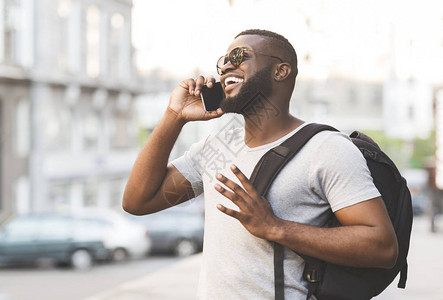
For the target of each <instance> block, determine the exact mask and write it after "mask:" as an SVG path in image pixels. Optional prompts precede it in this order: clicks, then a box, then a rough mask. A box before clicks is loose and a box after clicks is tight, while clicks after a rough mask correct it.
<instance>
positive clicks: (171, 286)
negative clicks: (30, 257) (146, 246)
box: [84, 216, 443, 300]
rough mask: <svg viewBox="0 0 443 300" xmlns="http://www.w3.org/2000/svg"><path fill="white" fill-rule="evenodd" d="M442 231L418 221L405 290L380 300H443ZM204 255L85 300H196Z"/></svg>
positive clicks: (389, 292)
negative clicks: (432, 229)
mask: <svg viewBox="0 0 443 300" xmlns="http://www.w3.org/2000/svg"><path fill="white" fill-rule="evenodd" d="M438 225H440V226H439V228H440V231H439V232H438V233H430V231H429V226H430V225H429V219H428V218H426V217H424V216H421V217H417V218H416V219H415V220H414V227H413V232H412V240H411V248H410V253H409V274H408V281H407V285H406V289H405V290H401V289H398V288H397V283H398V278H397V279H395V280H394V282H393V283H392V284H391V286H390V287H388V289H387V290H385V291H384V293H383V294H382V295H380V296H378V297H375V298H374V299H377V300H413V299H414V300H416V299H427V300H437V299H439V300H441V299H443V296H442V295H443V287H442V285H441V282H440V275H439V274H442V272H443V259H441V254H442V253H443V220H442V219H441V218H440V220H439V223H438ZM200 257H201V255H194V256H191V257H190V258H187V259H184V260H182V261H180V262H178V263H174V264H171V265H169V266H167V267H166V268H164V269H162V270H159V271H157V272H153V273H151V274H148V275H147V276H143V277H140V278H138V279H136V280H132V281H128V282H126V283H124V284H121V285H119V286H116V287H114V288H110V289H109V290H108V291H105V292H102V293H99V294H97V295H95V296H92V297H88V298H86V299H84V300H139V299H140V300H141V299H153V300H157V299H158V300H173V299H181V300H183V299H189V300H191V299H195V296H196V289H197V283H198V271H199V267H200Z"/></svg>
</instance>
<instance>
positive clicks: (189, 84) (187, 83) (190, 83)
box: [180, 78, 195, 95]
mask: <svg viewBox="0 0 443 300" xmlns="http://www.w3.org/2000/svg"><path fill="white" fill-rule="evenodd" d="M180 86H181V87H183V88H185V89H188V92H189V94H190V95H194V91H195V80H194V79H192V78H188V79H186V80H184V81H182V82H181V83H180Z"/></svg>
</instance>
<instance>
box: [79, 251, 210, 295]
mask: <svg viewBox="0 0 443 300" xmlns="http://www.w3.org/2000/svg"><path fill="white" fill-rule="evenodd" d="M200 260H201V254H196V255H193V256H191V257H189V258H186V259H184V260H181V261H179V262H177V263H175V264H173V265H172V266H168V267H166V268H164V269H161V270H159V271H156V272H154V273H151V274H149V275H146V276H144V277H141V278H139V279H136V280H133V281H130V282H127V283H123V284H121V285H118V286H117V287H115V288H113V289H110V290H109V291H106V292H103V293H100V294H97V295H94V296H92V297H88V298H85V299H83V300H179V299H180V300H195V299H196V295H197V284H198V276H199V272H200Z"/></svg>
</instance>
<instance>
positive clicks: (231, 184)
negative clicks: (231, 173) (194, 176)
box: [216, 173, 249, 198]
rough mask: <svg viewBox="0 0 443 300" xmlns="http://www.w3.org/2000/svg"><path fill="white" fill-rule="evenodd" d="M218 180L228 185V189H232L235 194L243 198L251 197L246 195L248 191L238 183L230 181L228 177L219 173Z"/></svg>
mask: <svg viewBox="0 0 443 300" xmlns="http://www.w3.org/2000/svg"><path fill="white" fill-rule="evenodd" d="M216 178H217V179H218V180H219V181H220V182H222V183H223V184H224V185H226V186H227V187H228V188H230V189H231V190H232V191H233V192H234V193H235V194H237V195H239V196H240V197H242V198H245V197H249V195H248V194H247V193H246V191H245V190H244V189H243V188H242V187H241V186H240V185H238V184H237V183H235V182H234V181H232V180H230V179H228V178H227V177H226V176H224V175H223V174H221V173H218V174H217V176H216Z"/></svg>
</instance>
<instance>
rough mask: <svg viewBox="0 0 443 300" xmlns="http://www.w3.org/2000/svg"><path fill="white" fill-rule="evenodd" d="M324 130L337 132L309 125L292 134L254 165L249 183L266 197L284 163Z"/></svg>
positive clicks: (316, 125)
mask: <svg viewBox="0 0 443 300" xmlns="http://www.w3.org/2000/svg"><path fill="white" fill-rule="evenodd" d="M324 130H331V131H338V130H337V129H335V128H334V127H331V126H328V125H323V124H317V123H311V124H308V125H306V126H304V127H303V128H301V129H300V130H299V131H297V132H296V133H294V134H293V135H292V136H291V137H289V138H288V139H287V140H286V141H284V142H283V143H281V144H280V145H279V146H276V147H274V148H272V149H271V150H269V151H268V152H266V153H265V154H264V155H263V156H262V158H261V159H260V160H259V161H258V163H257V164H256V165H255V168H254V170H253V172H252V174H251V178H250V181H251V182H252V184H253V185H254V187H255V188H256V189H257V191H258V192H259V193H260V194H261V195H262V196H264V195H266V193H267V192H268V190H269V187H270V186H271V184H272V181H273V180H274V179H275V177H276V176H277V174H278V173H279V172H280V171H281V169H283V167H284V166H285V165H286V163H287V162H288V161H289V160H291V158H293V157H294V156H295V154H297V153H298V151H300V149H301V148H302V147H303V146H304V145H305V144H306V143H307V142H308V141H309V140H310V139H311V137H313V136H314V135H316V134H317V133H319V132H320V131H324Z"/></svg>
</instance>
